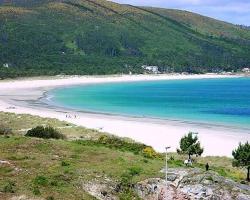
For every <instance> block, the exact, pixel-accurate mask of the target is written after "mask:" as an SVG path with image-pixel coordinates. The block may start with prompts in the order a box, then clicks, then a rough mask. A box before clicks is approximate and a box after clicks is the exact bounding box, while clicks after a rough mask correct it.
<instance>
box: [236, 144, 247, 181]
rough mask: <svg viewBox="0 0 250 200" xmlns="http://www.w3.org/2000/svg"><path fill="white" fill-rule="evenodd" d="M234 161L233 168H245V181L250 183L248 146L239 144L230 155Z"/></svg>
mask: <svg viewBox="0 0 250 200" xmlns="http://www.w3.org/2000/svg"><path fill="white" fill-rule="evenodd" d="M232 155H233V157H234V160H233V166H237V167H239V166H241V167H246V168H247V181H250V144H249V143H248V142H246V143H245V144H241V143H240V144H239V146H238V148H237V149H235V150H234V151H233V153H232Z"/></svg>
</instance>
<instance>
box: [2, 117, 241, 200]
mask: <svg viewBox="0 0 250 200" xmlns="http://www.w3.org/2000/svg"><path fill="white" fill-rule="evenodd" d="M0 119H1V122H2V124H1V126H3V125H4V126H5V127H11V128H12V132H13V135H10V136H4V135H2V136H0V158H1V160H6V161H9V162H10V165H1V167H0V191H1V193H0V199H5V198H7V197H10V196H19V195H23V194H25V195H26V196H28V197H31V198H35V197H39V198H40V197H41V198H45V199H62V200H64V199H65V200H66V199H84V200H91V199H94V198H93V197H91V196H90V195H89V194H88V193H87V192H85V191H84V184H85V183H89V182H96V181H97V182H98V181H99V182H103V180H104V179H107V178H108V179H110V180H111V181H112V182H113V183H114V184H121V186H122V188H123V189H121V191H119V193H118V194H117V195H118V196H121V197H123V198H121V199H131V198H132V197H134V198H135V199H136V195H135V194H134V193H133V191H131V190H130V185H131V184H133V183H136V182H138V181H142V180H145V179H147V178H152V177H164V174H162V173H161V172H160V170H161V169H162V168H163V167H164V164H165V161H164V158H165V157H164V155H163V154H159V153H156V152H153V151H152V149H150V148H148V147H146V146H145V145H143V144H136V143H131V142H129V141H127V140H124V139H118V138H115V137H113V136H110V135H105V134H103V133H101V134H100V133H99V132H97V131H94V130H88V129H85V128H82V127H76V126H73V125H72V124H67V123H66V122H60V121H58V120H55V119H48V118H46V119H44V118H40V117H32V116H30V115H15V114H10V113H0ZM41 123H42V124H45V125H50V126H53V127H55V128H58V127H67V128H62V129H60V131H61V132H62V133H63V134H65V135H67V134H69V133H70V134H69V136H68V138H70V139H68V140H54V139H47V140H45V139H41V138H32V137H24V136H23V135H24V133H25V131H24V129H30V128H32V127H35V126H37V125H39V124H41ZM47 123H48V124H47ZM100 136H101V137H100ZM80 137H82V139H83V140H79V139H80ZM73 138H75V139H77V140H72V139H73ZM135 147H136V148H135ZM145 147H146V148H147V150H146V151H144V149H145ZM145 152H147V154H146V155H145ZM148 155H151V156H148ZM152 155H153V156H152ZM170 156H171V157H172V158H173V159H171V160H169V167H183V160H184V158H186V157H183V156H181V155H178V154H176V153H172V154H171V155H170ZM207 162H208V163H209V164H210V166H211V169H212V170H213V171H216V172H218V173H219V174H220V175H223V176H225V177H229V178H232V179H234V180H237V181H240V180H242V179H244V178H245V173H244V171H242V170H241V169H239V168H233V167H232V165H231V159H230V158H224V157H223V158H221V157H205V158H197V159H196V163H195V164H194V167H200V168H203V169H205V164H206V163H207ZM125 194H126V195H125Z"/></svg>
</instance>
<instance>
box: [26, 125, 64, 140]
mask: <svg viewBox="0 0 250 200" xmlns="http://www.w3.org/2000/svg"><path fill="white" fill-rule="evenodd" d="M25 136H27V137H38V138H44V139H49V138H53V139H64V138H65V136H64V135H63V134H61V133H60V132H59V131H57V130H56V129H54V128H53V127H50V126H46V127H43V126H37V127H35V128H32V129H31V130H29V131H28V132H27V133H26V135H25Z"/></svg>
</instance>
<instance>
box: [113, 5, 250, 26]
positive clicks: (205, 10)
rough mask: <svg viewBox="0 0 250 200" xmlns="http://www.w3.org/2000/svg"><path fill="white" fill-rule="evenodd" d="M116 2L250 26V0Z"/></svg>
mask: <svg viewBox="0 0 250 200" xmlns="http://www.w3.org/2000/svg"><path fill="white" fill-rule="evenodd" d="M112 1H114V2H117V3H123V4H132V5H139V6H153V7H161V8H175V9H181V10H188V11H192V12H195V13H199V14H202V15H205V16H209V17H212V18H215V19H220V20H223V21H227V22H231V23H233V24H242V25H247V26H250V0H112Z"/></svg>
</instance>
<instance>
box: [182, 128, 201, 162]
mask: <svg viewBox="0 0 250 200" xmlns="http://www.w3.org/2000/svg"><path fill="white" fill-rule="evenodd" d="M193 135H195V136H193ZM203 151H204V149H203V148H201V144H200V142H199V141H198V136H197V133H192V132H190V133H188V134H187V135H185V136H184V137H182V138H181V140H180V149H177V153H179V154H188V158H189V159H191V156H192V155H196V156H200V155H201V154H202V153H203Z"/></svg>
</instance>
